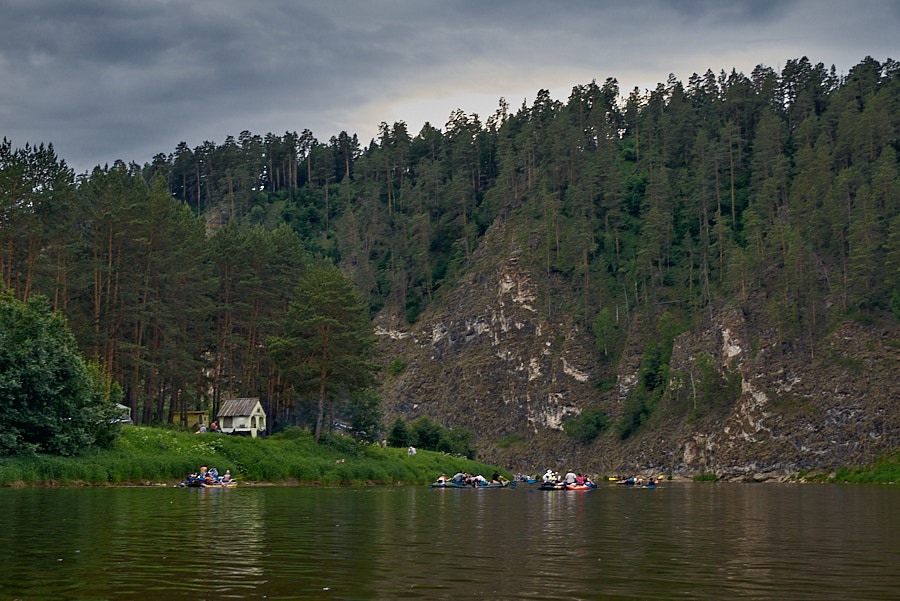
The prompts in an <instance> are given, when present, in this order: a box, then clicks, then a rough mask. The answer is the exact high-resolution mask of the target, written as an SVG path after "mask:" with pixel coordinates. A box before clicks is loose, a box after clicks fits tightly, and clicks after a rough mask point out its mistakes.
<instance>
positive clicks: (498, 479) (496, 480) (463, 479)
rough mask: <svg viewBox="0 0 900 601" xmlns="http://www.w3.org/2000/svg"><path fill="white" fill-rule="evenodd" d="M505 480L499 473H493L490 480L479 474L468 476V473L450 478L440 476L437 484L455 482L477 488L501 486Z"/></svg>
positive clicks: (460, 473) (444, 475) (458, 473)
mask: <svg viewBox="0 0 900 601" xmlns="http://www.w3.org/2000/svg"><path fill="white" fill-rule="evenodd" d="M504 480H505V478H504V477H503V476H501V475H500V472H498V471H496V470H495V471H494V473H493V474H492V475H491V479H490V480H488V479H487V478H485V477H484V476H482V475H481V474H469V472H456V473H455V474H453V476H452V477H451V478H447V474H441V475H440V477H439V478H438V479H437V481H438V482H441V483H443V482H456V483H457V484H467V485H469V486H473V487H475V488H478V487H479V486H483V485H485V484H502V483H503V481H504Z"/></svg>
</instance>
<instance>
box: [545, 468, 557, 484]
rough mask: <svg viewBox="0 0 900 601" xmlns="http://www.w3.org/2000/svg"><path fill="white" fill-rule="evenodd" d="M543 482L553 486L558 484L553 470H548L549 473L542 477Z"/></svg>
mask: <svg viewBox="0 0 900 601" xmlns="http://www.w3.org/2000/svg"><path fill="white" fill-rule="evenodd" d="M541 480H543V481H544V484H552V483H553V482H556V476H555V475H554V473H553V470H551V469H550V468H547V472H546V473H545V474H544V475H543V477H541Z"/></svg>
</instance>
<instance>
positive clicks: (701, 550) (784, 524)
mask: <svg viewBox="0 0 900 601" xmlns="http://www.w3.org/2000/svg"><path fill="white" fill-rule="evenodd" d="M0 511H2V516H3V522H4V523H3V527H2V528H0V599H3V600H8V599H22V600H27V601H42V600H49V599H66V600H73V599H74V600H81V599H92V600H93V599H140V600H141V601H155V600H165V601H172V600H174V599H192V600H202V599H460V598H471V597H475V598H489V599H568V600H573V599H647V598H656V599H755V600H760V599H773V600H774V599H816V600H821V599H835V600H837V599H840V600H846V599H897V598H898V597H900V525H898V516H900V488H897V487H890V486H879V487H875V486H871V487H870V486H867V487H858V486H833V485H773V484H723V483H714V484H712V483H684V484H679V483H673V484H668V483H666V484H664V485H663V486H662V487H661V488H659V489H655V490H654V489H630V488H624V487H615V486H611V487H606V486H601V487H600V488H598V489H596V490H592V491H585V492H569V491H554V492H543V491H540V490H537V489H536V488H535V487H534V486H528V485H519V486H518V487H516V488H511V487H510V488H506V489H485V490H452V489H451V490H439V489H430V488H428V487H427V486H416V487H413V486H403V487H368V488H364V487H360V488H274V487H244V488H240V487H239V488H235V489H229V490H222V489H178V488H62V489H0Z"/></svg>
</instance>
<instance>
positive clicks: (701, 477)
mask: <svg viewBox="0 0 900 601" xmlns="http://www.w3.org/2000/svg"><path fill="white" fill-rule="evenodd" d="M718 479H719V478H718V477H717V476H716V475H715V474H697V475H696V476H694V482H715V481H716V480H718Z"/></svg>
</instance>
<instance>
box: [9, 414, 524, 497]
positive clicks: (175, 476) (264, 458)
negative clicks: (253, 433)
mask: <svg viewBox="0 0 900 601" xmlns="http://www.w3.org/2000/svg"><path fill="white" fill-rule="evenodd" d="M201 465H208V466H210V467H215V468H217V469H218V470H219V472H220V473H224V472H225V470H226V469H228V470H231V473H232V474H233V475H234V476H235V477H237V478H239V479H240V481H241V482H245V483H248V482H253V483H275V484H323V485H338V484H353V485H362V484H399V483H403V484H413V483H417V484H424V483H428V482H433V481H434V480H435V479H436V478H437V477H438V476H439V475H441V474H442V473H453V472H456V471H468V472H470V473H482V474H485V475H487V476H490V474H491V473H492V472H493V470H494V469H495V468H494V467H492V466H488V465H485V464H483V463H479V462H476V461H471V460H468V459H462V458H459V457H454V456H452V455H447V454H444V453H434V452H429V451H420V452H418V453H416V454H415V455H408V454H407V449H406V448H402V449H399V448H391V447H387V448H382V447H380V446H375V445H372V444H366V443H358V442H356V441H355V440H354V439H352V438H350V437H348V436H340V435H335V434H325V435H323V436H322V437H321V440H320V441H319V442H318V443H316V441H315V439H314V437H313V435H312V433H310V432H308V431H305V430H300V429H296V428H289V429H287V430H285V431H284V432H283V433H280V434H278V435H274V436H270V437H269V438H266V439H257V438H247V437H240V436H226V435H222V434H211V433H210V434H189V433H185V432H180V431H176V430H172V429H164V428H150V427H142V426H124V427H123V428H122V433H121V435H120V436H119V438H117V439H116V440H115V442H114V443H113V444H112V445H111V447H110V448H108V449H101V448H94V449H90V450H88V451H86V452H84V453H82V454H81V455H78V456H75V457H60V456H51V455H36V454H34V455H30V456H16V457H0V486H46V485H64V486H71V485H141V484H159V483H165V484H170V485H171V484H175V483H177V482H179V481H181V480H183V479H184V477H185V476H186V475H187V474H188V473H189V472H194V471H197V470H198V469H199V467H200V466H201ZM501 473H504V474H505V475H506V476H509V474H508V473H506V472H505V471H503V470H501Z"/></svg>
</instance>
